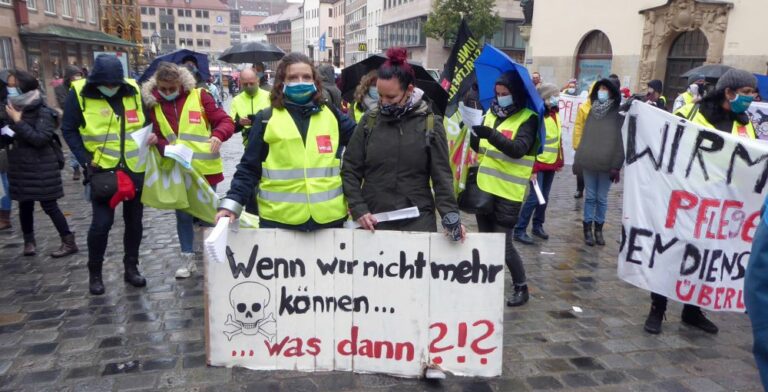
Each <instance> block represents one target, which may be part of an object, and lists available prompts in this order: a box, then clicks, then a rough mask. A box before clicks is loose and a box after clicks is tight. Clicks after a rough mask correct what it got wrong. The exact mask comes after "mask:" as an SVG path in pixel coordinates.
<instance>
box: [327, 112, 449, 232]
mask: <svg viewBox="0 0 768 392" xmlns="http://www.w3.org/2000/svg"><path fill="white" fill-rule="evenodd" d="M430 112H431V111H430V109H429V104H428V103H427V102H426V101H421V102H419V103H418V104H417V106H416V107H415V108H414V109H413V110H411V111H410V112H408V113H406V114H405V115H404V116H403V117H401V118H399V119H398V118H393V117H389V116H385V115H383V114H381V113H379V112H378V111H369V112H368V113H366V115H365V116H364V117H363V118H362V120H361V121H360V123H359V124H358V125H357V128H356V129H355V134H354V135H353V136H352V140H350V142H349V146H348V147H347V150H346V151H345V152H344V164H343V165H342V167H341V175H342V178H343V180H344V195H345V196H346V198H347V202H348V203H349V209H350V211H351V213H352V218H353V219H357V218H360V217H361V216H363V215H365V214H366V213H369V212H370V213H373V214H376V213H380V212H388V211H393V210H399V209H402V208H408V207H413V206H415V207H418V208H419V212H420V215H421V217H420V218H417V219H412V220H404V221H398V222H393V223H391V224H387V225H383V226H381V225H380V226H381V227H380V228H385V229H390V230H409V231H436V222H435V208H437V211H438V212H439V213H440V215H441V216H444V215H445V214H447V213H449V212H458V211H459V209H458V206H457V204H456V199H455V197H454V195H453V176H452V174H451V165H450V159H449V157H448V143H447V141H446V136H445V130H444V129H443V119H442V117H440V116H437V115H433V118H434V127H433V130H432V132H431V134H428V133H427V132H426V120H427V117H428V113H430ZM373 114H376V116H375V118H374V125H373V127H372V128H371V129H370V130H366V127H367V123H368V117H369V116H371V115H373ZM433 191H434V194H433Z"/></svg>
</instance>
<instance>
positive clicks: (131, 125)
mask: <svg viewBox="0 0 768 392" xmlns="http://www.w3.org/2000/svg"><path fill="white" fill-rule="evenodd" d="M124 83H125V84H126V85H128V86H129V87H131V88H133V89H134V92H135V94H134V95H129V96H125V97H123V98H122V103H123V110H124V111H125V115H124V121H125V135H126V138H125V147H124V150H123V151H124V154H123V157H124V159H125V165H126V166H127V167H128V169H130V170H131V171H132V172H134V173H143V172H144V168H145V166H146V164H145V162H140V161H139V151H138V146H137V145H136V142H135V141H134V140H133V138H132V137H130V136H129V135H130V134H131V133H133V132H136V131H138V130H140V129H141V128H143V127H144V123H145V118H144V111H143V110H142V107H141V98H140V97H139V91H140V89H139V86H138V85H137V84H136V82H135V81H134V80H133V79H124ZM85 85H86V80H85V79H80V80H76V81H73V82H72V89H74V91H75V95H76V96H77V102H78V104H79V105H80V110H81V112H82V113H83V120H84V124H83V125H81V126H80V137H81V138H82V140H83V145H84V146H85V149H86V150H88V152H89V153H90V154H91V156H92V162H93V164H94V165H95V166H98V167H100V168H102V169H114V168H115V167H117V166H118V164H119V163H120V122H121V121H123V119H121V118H120V117H118V116H116V115H115V112H114V111H113V110H112V106H110V104H109V102H107V100H106V99H104V98H89V97H84V96H83V95H82V93H83V88H85Z"/></svg>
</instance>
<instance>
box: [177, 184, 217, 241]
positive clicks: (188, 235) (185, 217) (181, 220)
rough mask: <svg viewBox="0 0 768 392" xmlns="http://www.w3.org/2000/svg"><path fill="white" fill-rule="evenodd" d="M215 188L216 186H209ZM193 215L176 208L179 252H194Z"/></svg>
mask: <svg viewBox="0 0 768 392" xmlns="http://www.w3.org/2000/svg"><path fill="white" fill-rule="evenodd" d="M211 188H213V190H214V191H215V190H216V186H215V185H213V186H211ZM195 221H197V219H195V217H193V216H192V215H189V214H187V213H186V212H183V211H181V210H176V234H178V236H179V245H180V246H181V253H194V252H195V244H194V242H195Z"/></svg>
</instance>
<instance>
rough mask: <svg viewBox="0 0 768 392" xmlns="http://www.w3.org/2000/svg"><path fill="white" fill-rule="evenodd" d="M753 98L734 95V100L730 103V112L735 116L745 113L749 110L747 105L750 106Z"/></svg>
mask: <svg viewBox="0 0 768 392" xmlns="http://www.w3.org/2000/svg"><path fill="white" fill-rule="evenodd" d="M754 100H755V98H753V97H751V96H749V95H741V94H736V98H734V99H733V100H732V101H730V102H731V111H732V112H734V113H736V114H741V113H744V112H746V111H747V109H748V108H749V105H751V104H752V101H754Z"/></svg>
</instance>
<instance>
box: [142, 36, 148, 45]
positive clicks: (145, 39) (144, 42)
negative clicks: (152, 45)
mask: <svg viewBox="0 0 768 392" xmlns="http://www.w3.org/2000/svg"><path fill="white" fill-rule="evenodd" d="M141 43H143V44H144V45H145V46H147V45H149V37H142V38H141Z"/></svg>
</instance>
